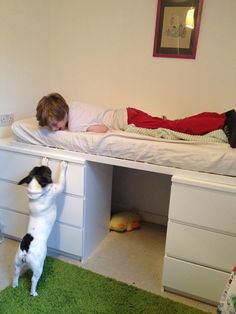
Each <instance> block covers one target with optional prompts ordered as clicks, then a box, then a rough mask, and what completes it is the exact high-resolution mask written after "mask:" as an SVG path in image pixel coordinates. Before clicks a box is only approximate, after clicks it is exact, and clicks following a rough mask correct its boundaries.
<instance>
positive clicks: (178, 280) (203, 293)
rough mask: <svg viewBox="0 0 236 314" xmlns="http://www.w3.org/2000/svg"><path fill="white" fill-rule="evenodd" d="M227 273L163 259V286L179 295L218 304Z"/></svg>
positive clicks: (227, 276) (168, 258)
mask: <svg viewBox="0 0 236 314" xmlns="http://www.w3.org/2000/svg"><path fill="white" fill-rule="evenodd" d="M228 279H229V273H226V272H221V271H218V270H214V269H210V268H207V267H203V266H200V265H196V264H191V263H188V262H183V261H180V260H177V259H174V258H170V257H165V259H164V272H163V286H164V289H165V290H172V291H176V292H179V293H180V294H184V295H188V296H190V297H191V296H194V297H197V298H199V299H200V300H207V301H210V302H212V303H219V300H220V297H221V294H222V292H223V290H224V288H225V285H226V283H227V280H228Z"/></svg>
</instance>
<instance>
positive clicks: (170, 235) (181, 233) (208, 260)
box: [166, 221, 236, 272]
mask: <svg viewBox="0 0 236 314" xmlns="http://www.w3.org/2000/svg"><path fill="white" fill-rule="evenodd" d="M235 247H236V238H235V237H232V236H229V235H224V234H221V233H215V232H211V231H208V230H203V229H198V228H194V227H191V226H186V225H183V224H178V223H174V222H171V221H169V222H168V228H167V239H166V255H168V256H171V257H176V258H179V259H183V260H185V261H189V262H193V263H195V264H201V265H205V266H210V267H213V268H216V269H222V270H224V271H227V272H231V270H232V267H233V265H234V264H235V261H236V251H235V250H234V249H233V248H235Z"/></svg>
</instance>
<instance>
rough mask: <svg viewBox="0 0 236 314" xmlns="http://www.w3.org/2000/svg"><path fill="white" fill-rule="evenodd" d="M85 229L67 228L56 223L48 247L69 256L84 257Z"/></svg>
mask: <svg viewBox="0 0 236 314" xmlns="http://www.w3.org/2000/svg"><path fill="white" fill-rule="evenodd" d="M82 243H83V229H78V228H74V227H71V226H66V225H63V224H61V223H58V222H56V223H55V225H54V227H53V229H52V232H51V234H50V237H49V239H48V247H49V248H52V249H56V250H59V251H62V252H66V253H68V254H72V255H76V256H77V257H79V258H80V257H82Z"/></svg>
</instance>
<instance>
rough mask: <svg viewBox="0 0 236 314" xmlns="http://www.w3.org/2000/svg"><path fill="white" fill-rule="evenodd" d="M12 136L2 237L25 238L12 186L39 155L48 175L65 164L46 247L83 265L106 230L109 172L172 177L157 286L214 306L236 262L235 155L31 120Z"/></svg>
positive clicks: (21, 195)
mask: <svg viewBox="0 0 236 314" xmlns="http://www.w3.org/2000/svg"><path fill="white" fill-rule="evenodd" d="M12 130H13V133H14V137H13V138H10V139H1V140H0V161H1V166H0V167H1V171H0V191H1V192H0V193H1V201H0V215H1V217H2V219H3V222H4V224H5V229H4V232H5V234H6V235H8V236H10V237H13V238H17V239H20V238H21V237H22V236H23V235H24V232H25V229H26V225H27V222H28V216H27V215H28V210H27V196H26V193H25V190H24V189H25V187H22V186H18V185H17V184H16V183H17V182H18V181H19V180H20V179H21V178H22V177H23V176H25V175H26V174H27V173H28V172H29V170H30V169H31V168H32V167H33V166H35V165H37V164H40V160H41V158H42V157H44V156H47V157H48V158H49V166H50V167H51V168H52V170H53V172H54V173H57V166H58V163H59V161H60V160H66V161H68V162H69V165H68V169H67V184H66V189H65V192H64V193H63V194H62V195H61V196H60V197H59V199H58V218H57V222H56V224H55V226H54V228H53V231H52V234H51V236H50V239H49V243H48V246H49V247H50V248H52V249H54V250H57V251H59V252H60V253H62V254H66V255H71V256H73V257H75V258H79V259H81V260H82V261H83V260H85V259H87V258H88V257H89V256H90V255H91V253H92V252H93V250H94V249H95V248H96V247H97V246H98V245H99V243H100V242H101V241H102V239H103V238H104V237H105V236H106V235H107V233H108V231H109V230H108V222H109V219H110V204H111V189H112V168H113V166H121V167H127V168H133V169H140V170H144V171H150V172H156V173H162V174H167V175H171V176H172V186H171V195H170V206H169V213H168V225H167V240H166V252H165V257H164V272H163V287H164V289H166V290H171V291H175V292H177V293H180V294H184V295H189V296H191V297H193V298H196V299H201V300H205V301H206V302H210V303H217V302H218V301H219V299H220V295H221V292H222V290H223V288H224V286H225V284H226V281H227V279H228V274H229V273H230V272H231V268H232V267H233V265H234V264H235V260H236V253H234V251H233V250H232V249H231V248H232V247H234V245H235V244H236V238H235V237H236V196H235V195H236V194H235V192H236V178H235V177H236V149H232V148H230V146H229V144H226V143H204V144H203V143H200V142H198V141H196V142H193V141H183V140H179V141H178V140H175V141H173V140H166V139H165V140H163V139H160V138H159V139H158V138H154V137H150V136H145V135H139V134H135V133H128V132H124V131H110V132H108V133H105V134H96V133H72V132H68V131H58V132H49V131H48V130H47V129H45V128H38V126H37V122H36V120H35V119H34V118H30V119H25V120H21V121H17V122H15V123H14V124H13V126H12ZM12 195H14V197H12ZM183 277H184V278H185V280H184V281H183Z"/></svg>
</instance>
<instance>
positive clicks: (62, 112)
mask: <svg viewBox="0 0 236 314" xmlns="http://www.w3.org/2000/svg"><path fill="white" fill-rule="evenodd" d="M36 118H37V120H38V122H39V125H40V126H46V127H48V128H49V129H50V130H52V131H58V130H64V129H66V128H68V130H69V131H72V132H99V133H105V132H107V131H108V130H109V129H113V130H125V129H126V128H127V125H128V124H133V125H135V126H136V127H142V128H149V129H158V128H165V129H170V130H173V131H177V132H181V133H187V134H191V135H203V134H206V133H209V132H211V131H214V130H218V129H224V131H225V132H226V135H227V137H228V139H229V144H230V146H231V147H233V148H235V147H236V112H235V110H230V111H227V112H226V113H221V114H219V113H216V112H203V113H200V114H197V115H194V116H190V117H187V118H184V119H177V120H168V119H163V118H159V117H152V116H150V115H149V114H147V113H145V112H143V111H141V110H138V109H135V108H123V109H103V108H98V107H96V106H91V105H87V104H83V103H80V102H74V103H71V104H70V106H69V105H68V104H67V103H66V101H65V99H64V98H63V97H62V96H61V95H60V94H58V93H52V94H49V95H47V96H44V97H43V98H42V99H41V100H40V101H39V103H38V106H37V113H36Z"/></svg>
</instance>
